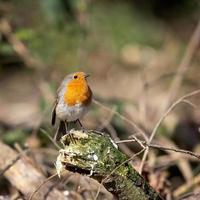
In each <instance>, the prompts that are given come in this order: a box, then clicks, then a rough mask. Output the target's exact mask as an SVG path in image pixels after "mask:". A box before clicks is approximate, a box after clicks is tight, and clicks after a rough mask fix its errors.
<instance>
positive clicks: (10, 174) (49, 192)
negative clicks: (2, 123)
mask: <svg viewBox="0 0 200 200" xmlns="http://www.w3.org/2000/svg"><path fill="white" fill-rule="evenodd" d="M0 151H1V154H0V170H2V171H3V172H4V173H3V175H4V176H5V177H6V178H7V179H8V181H9V182H10V183H11V184H12V185H13V186H14V187H16V188H17V189H18V190H19V191H20V192H21V193H22V194H24V196H25V197H26V198H28V197H29V196H30V195H31V194H32V193H33V192H34V191H35V190H36V189H37V188H38V185H40V184H41V183H43V182H44V181H45V180H46V177H45V176H44V175H43V174H41V172H39V171H38V170H37V169H36V168H35V167H34V166H33V165H31V163H30V162H28V161H27V159H23V156H19V154H18V153H17V152H16V151H14V150H13V149H11V148H10V147H9V146H7V145H6V144H3V143H2V142H0ZM11 164H12V165H11ZM5 169H6V170H5ZM52 186H53V183H52V182H48V183H47V184H45V185H43V187H42V188H40V190H39V191H38V192H37V194H35V195H34V197H33V198H32V199H33V200H43V199H44V197H46V199H48V200H55V199H59V200H67V199H69V198H67V197H65V196H64V195H63V194H62V193H61V192H60V191H58V190H57V189H55V188H53V189H52Z"/></svg>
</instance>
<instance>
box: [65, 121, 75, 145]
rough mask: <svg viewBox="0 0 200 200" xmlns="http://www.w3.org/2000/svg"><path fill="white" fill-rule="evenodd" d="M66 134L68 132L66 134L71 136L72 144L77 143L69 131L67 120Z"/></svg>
mask: <svg viewBox="0 0 200 200" xmlns="http://www.w3.org/2000/svg"><path fill="white" fill-rule="evenodd" d="M65 132H66V134H69V137H70V140H71V142H72V143H76V141H75V139H74V137H73V135H72V134H71V133H70V132H69V131H68V122H67V121H66V120H65Z"/></svg>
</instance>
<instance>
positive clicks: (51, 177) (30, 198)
mask: <svg viewBox="0 0 200 200" xmlns="http://www.w3.org/2000/svg"><path fill="white" fill-rule="evenodd" d="M57 175H58V174H57V173H55V174H53V175H52V176H50V177H48V178H47V179H46V180H45V181H43V182H42V183H41V184H40V185H39V186H38V187H37V188H36V190H35V191H34V192H33V193H32V194H31V195H30V197H29V198H28V200H32V199H33V197H34V195H35V194H36V193H37V192H38V191H39V190H40V188H41V187H42V186H44V185H45V184H46V183H48V182H49V181H50V180H51V179H53V178H54V177H55V176H57Z"/></svg>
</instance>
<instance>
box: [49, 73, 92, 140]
mask: <svg viewBox="0 0 200 200" xmlns="http://www.w3.org/2000/svg"><path fill="white" fill-rule="evenodd" d="M88 76H89V75H88V74H85V73H84V72H75V73H72V74H69V75H67V76H66V77H65V78H64V80H63V81H62V83H61V85H60V87H59V88H58V90H57V96H56V102H55V105H54V108H53V112H52V120H51V124H52V125H55V122H56V117H57V118H58V119H59V120H60V122H59V126H58V129H57V131H56V134H55V136H54V140H56V141H58V140H59V139H60V138H61V136H62V135H64V134H66V133H67V128H68V123H69V122H75V123H76V122H78V123H79V125H80V126H81V127H82V124H81V122H80V120H79V119H80V118H82V117H83V116H84V114H86V112H87V111H88V108H89V106H90V104H91V101H92V91H91V89H90V87H89V85H88V83H87V77H88ZM82 128H83V127H82Z"/></svg>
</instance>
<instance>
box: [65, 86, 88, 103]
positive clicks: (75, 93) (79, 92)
mask: <svg viewBox="0 0 200 200" xmlns="http://www.w3.org/2000/svg"><path fill="white" fill-rule="evenodd" d="M90 100H91V91H90V88H89V87H88V86H87V85H86V84H74V85H70V86H67V88H66V91H65V93H64V103H65V104H66V105H67V106H75V105H77V104H83V105H87V104H89V103H90Z"/></svg>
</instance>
